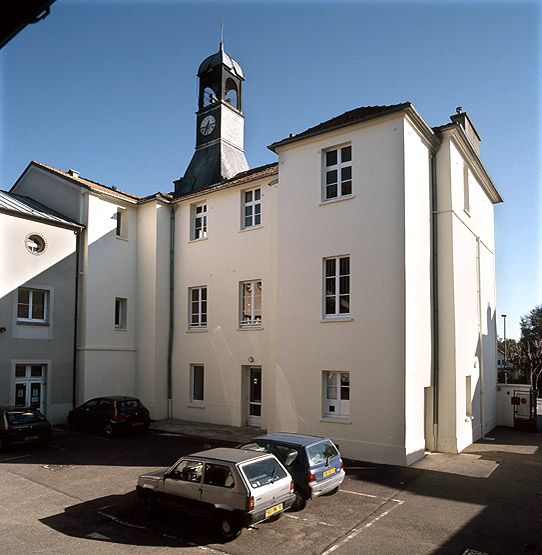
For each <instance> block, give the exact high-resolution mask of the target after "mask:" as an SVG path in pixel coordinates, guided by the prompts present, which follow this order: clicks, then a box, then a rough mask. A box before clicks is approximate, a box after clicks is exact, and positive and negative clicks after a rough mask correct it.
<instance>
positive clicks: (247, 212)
mask: <svg viewBox="0 0 542 555" xmlns="http://www.w3.org/2000/svg"><path fill="white" fill-rule="evenodd" d="M249 216H252V205H250V206H245V217H249Z"/></svg>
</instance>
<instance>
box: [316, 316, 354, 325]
mask: <svg viewBox="0 0 542 555" xmlns="http://www.w3.org/2000/svg"><path fill="white" fill-rule="evenodd" d="M353 321H354V318H352V317H351V316H330V317H329V318H322V319H321V320H320V322H321V323H322V324H327V323H328V322H353Z"/></svg>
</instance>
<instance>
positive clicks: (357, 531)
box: [322, 492, 404, 555]
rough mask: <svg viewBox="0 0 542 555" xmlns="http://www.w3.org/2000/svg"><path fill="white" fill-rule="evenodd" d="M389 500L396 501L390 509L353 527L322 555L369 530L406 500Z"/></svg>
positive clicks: (331, 551) (326, 554)
mask: <svg viewBox="0 0 542 555" xmlns="http://www.w3.org/2000/svg"><path fill="white" fill-rule="evenodd" d="M349 493H355V492H349ZM388 502H393V503H395V505H393V506H392V507H390V508H389V509H388V510H386V511H383V512H381V513H379V514H378V515H377V516H375V517H374V518H372V519H371V520H369V522H366V523H365V524H364V525H363V526H362V527H361V528H352V531H351V532H350V534H348V536H345V537H344V538H343V539H342V540H340V541H339V542H337V543H336V544H334V545H332V546H331V547H330V548H329V549H326V551H324V552H323V553H322V555H328V554H329V553H333V551H335V550H336V549H339V547H342V546H343V545H344V544H345V543H347V542H349V541H350V540H351V539H353V538H355V537H356V536H357V535H358V534H360V533H361V532H363V531H364V530H367V528H370V527H371V526H372V525H373V524H375V523H376V522H378V521H379V520H380V519H381V518H384V517H385V516H387V515H389V514H390V513H391V512H392V511H393V510H394V509H396V508H397V507H400V506H401V505H402V504H403V503H404V501H401V500H399V499H390V500H389V501H386V503H388ZM386 503H383V504H382V507H383V506H384V505H386Z"/></svg>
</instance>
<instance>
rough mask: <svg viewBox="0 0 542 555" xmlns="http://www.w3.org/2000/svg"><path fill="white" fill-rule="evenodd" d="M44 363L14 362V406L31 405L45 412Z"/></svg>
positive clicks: (45, 371) (45, 369)
mask: <svg viewBox="0 0 542 555" xmlns="http://www.w3.org/2000/svg"><path fill="white" fill-rule="evenodd" d="M46 375H47V365H46V364H34V363H32V364H16V365H15V375H14V386H13V390H12V395H13V404H14V405H15V406H16V407H33V408H36V409H38V410H41V412H45V392H46V389H45V386H46Z"/></svg>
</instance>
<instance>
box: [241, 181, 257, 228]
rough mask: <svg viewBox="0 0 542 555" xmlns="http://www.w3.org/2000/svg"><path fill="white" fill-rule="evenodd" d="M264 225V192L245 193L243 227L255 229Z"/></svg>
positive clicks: (253, 190) (255, 190)
mask: <svg viewBox="0 0 542 555" xmlns="http://www.w3.org/2000/svg"><path fill="white" fill-rule="evenodd" d="M261 223H262V190H261V189H259V188H258V189H251V190H250V191H243V227H244V228H247V227H255V226H258V225H261Z"/></svg>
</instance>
